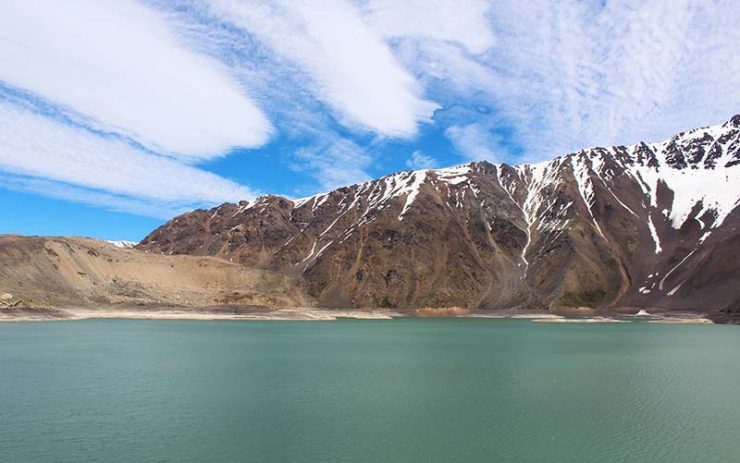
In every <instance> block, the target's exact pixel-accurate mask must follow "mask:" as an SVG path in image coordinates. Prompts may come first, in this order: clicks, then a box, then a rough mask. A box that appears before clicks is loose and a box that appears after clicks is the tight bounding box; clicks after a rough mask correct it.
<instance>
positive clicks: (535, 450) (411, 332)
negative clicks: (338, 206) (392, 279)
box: [0, 319, 740, 462]
mask: <svg viewBox="0 0 740 463" xmlns="http://www.w3.org/2000/svg"><path fill="white" fill-rule="evenodd" d="M738 431H740V327H737V326H688V325H653V324H645V323H640V324H613V325H605V324H591V325H575V324H571V325H566V324H538V323H532V322H529V321H523V320H471V319H467V320H465V319H449V320H430V319H403V320H392V321H380V320H379V321H351V320H347V321H338V322H235V321H230V322H203V321H193V322H184V321H177V322H175V321H127V320H90V321H77V322H51V323H23V324H0V460H1V461H3V462H12V461H22V462H30V461H60V462H61V461H64V462H85V461H131V462H145V461H147V462H148V461H157V462H165V461H172V462H218V461H250V462H251V461H254V462H303V461H306V462H335V461H344V462H484V461H485V462H488V461H532V462H535V461H537V462H538V461H563V462H579V461H582V462H593V461H600V462H610V461H615V462H616V461H628V462H682V461H683V462H698V461H702V462H710V461H717V462H729V461H738V459H739V458H740V437H738Z"/></svg>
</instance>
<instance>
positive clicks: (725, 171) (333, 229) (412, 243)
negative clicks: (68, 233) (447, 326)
mask: <svg viewBox="0 0 740 463" xmlns="http://www.w3.org/2000/svg"><path fill="white" fill-rule="evenodd" d="M738 165H740V115H736V116H734V117H732V118H731V119H730V120H728V121H727V122H725V123H724V124H721V125H716V126H710V127H704V128H698V129H693V130H690V131H686V132H681V133H679V134H677V135H675V136H673V137H671V138H669V139H666V140H664V141H661V142H654V143H645V142H639V143H636V144H633V145H627V146H614V147H610V148H602V147H596V148H590V149H584V150H579V151H576V152H573V153H569V154H566V155H563V156H558V157H556V158H554V159H552V160H549V161H543V162H541V163H537V164H523V165H519V166H511V165H508V164H491V163H489V162H487V161H482V162H477V163H470V164H467V165H462V166H456V167H451V168H445V169H428V170H419V171H401V172H399V173H396V174H392V175H388V176H385V177H381V178H379V179H376V180H372V181H369V182H365V183H361V184H355V185H351V186H347V187H342V188H338V189H336V190H334V191H331V192H328V193H323V194H319V195H314V196H310V197H307V198H302V199H299V200H290V199H287V198H282V197H279V196H272V195H267V196H262V197H260V198H257V199H256V200H255V201H254V202H253V203H248V202H240V203H238V204H229V203H227V204H223V205H221V206H218V207H215V208H213V209H210V210H208V211H205V210H196V211H192V212H189V213H187V214H183V215H181V216H178V217H176V218H174V219H173V220H171V221H169V222H168V223H167V224H165V225H163V226H162V227H160V228H158V229H157V230H155V231H153V232H152V233H151V234H150V235H148V236H147V237H146V238H145V239H144V240H143V241H142V242H141V243H139V244H138V245H137V247H138V248H139V249H143V250H146V251H149V252H159V253H165V254H195V255H215V256H219V257H224V258H228V259H233V260H234V261H236V262H240V263H242V264H244V265H248V266H255V267H259V268H266V269H270V270H273V271H278V272H280V273H283V274H286V275H289V276H292V277H299V278H301V279H303V280H305V281H306V283H307V285H308V287H309V288H310V292H311V294H312V295H313V296H314V297H316V298H317V299H318V300H319V303H320V304H322V305H326V306H329V307H360V308H365V307H366V308H369V307H391V308H418V307H425V306H431V307H450V306H462V307H466V308H468V309H476V310H487V309H490V310H496V309H504V308H517V307H521V308H545V309H549V310H551V311H553V312H563V311H568V310H571V309H573V308H577V307H582V306H587V307H591V308H595V309H606V308H617V307H623V306H630V307H632V306H634V307H661V308H664V309H667V310H695V311H697V310H704V311H714V312H722V311H725V312H727V313H731V312H733V313H734V312H736V311H737V309H738V307H739V306H740V296H737V294H738V293H740V288H739V287H738V286H739V283H738V281H740V268H739V267H738V264H737V263H735V262H734V260H733V259H732V255H733V253H737V251H738V250H739V249H740V233H738V224H739V223H740V217H739V216H740V212H739V211H738V207H737V205H738V200H739V199H740V167H738Z"/></svg>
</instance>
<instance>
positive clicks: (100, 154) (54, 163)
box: [0, 100, 253, 215]
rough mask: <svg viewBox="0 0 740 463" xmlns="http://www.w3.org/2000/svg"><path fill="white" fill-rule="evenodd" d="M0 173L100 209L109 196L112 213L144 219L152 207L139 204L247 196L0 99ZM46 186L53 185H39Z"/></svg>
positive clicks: (164, 206)
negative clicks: (114, 210)
mask: <svg viewBox="0 0 740 463" xmlns="http://www.w3.org/2000/svg"><path fill="white" fill-rule="evenodd" d="M0 170H3V171H5V172H9V173H12V174H16V175H19V176H21V177H22V178H21V179H19V180H17V181H15V182H14V183H13V182H9V181H8V180H7V179H6V180H5V181H4V182H3V185H4V186H6V187H7V186H15V187H16V188H21V189H27V190H33V191H37V192H47V193H49V192H50V193H53V195H55V196H64V197H67V198H69V199H75V200H79V199H82V200H84V201H85V202H91V203H101V204H102V205H105V206H110V205H111V204H112V203H113V201H114V199H115V206H116V208H118V209H127V210H129V211H131V212H137V213H144V214H148V213H151V212H152V210H154V209H152V208H151V207H148V208H143V209H142V207H141V206H142V205H149V206H153V205H158V208H157V210H158V211H163V210H169V211H174V210H181V209H182V208H185V207H197V206H201V205H204V204H213V203H219V202H224V201H235V200H240V199H249V198H251V197H252V196H253V192H252V191H250V190H249V189H248V188H246V187H244V186H240V185H237V184H236V183H234V182H231V181H229V180H226V179H223V178H221V177H219V176H217V175H214V174H212V173H209V172H205V171H203V170H200V169H197V168H195V167H192V166H188V165H185V164H181V163H179V162H177V161H176V160H173V159H171V158H167V157H163V156H158V155H156V154H152V153H150V152H147V151H143V150H141V149H137V148H135V147H133V146H131V145H130V144H128V143H127V142H125V141H124V140H121V139H119V138H116V137H110V136H106V135H105V134H101V133H95V132H92V131H90V130H89V129H87V128H84V127H79V126H74V125H70V124H65V123H62V122H59V121H55V120H54V119H52V118H49V117H45V116H43V115H39V114H37V113H34V112H32V111H30V110H28V109H27V108H21V107H17V106H14V105H12V104H9V103H7V102H2V101H1V100H0ZM33 179H39V180H43V181H44V183H39V182H38V181H34V180H33ZM50 182H55V186H54V188H52V189H50V190H48V191H46V190H45V189H42V188H38V185H46V186H49V185H51V183H50ZM83 190H84V191H87V192H90V191H97V193H96V194H94V195H87V193H85V194H82V193H80V192H81V191H83ZM76 195H77V196H76ZM101 200H102V201H101ZM127 205H128V206H127ZM158 215H159V214H158Z"/></svg>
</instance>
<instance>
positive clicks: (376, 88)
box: [210, 0, 437, 137]
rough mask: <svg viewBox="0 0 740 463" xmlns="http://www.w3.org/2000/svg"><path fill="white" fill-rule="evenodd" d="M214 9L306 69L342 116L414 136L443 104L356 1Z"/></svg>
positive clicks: (220, 1)
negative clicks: (428, 95)
mask: <svg viewBox="0 0 740 463" xmlns="http://www.w3.org/2000/svg"><path fill="white" fill-rule="evenodd" d="M210 5H211V7H212V11H213V12H215V13H216V14H217V15H218V16H219V17H221V18H222V19H223V20H226V21H228V22H230V23H232V24H234V25H236V26H238V27H241V28H242V29H244V30H246V31H247V32H249V33H250V34H252V35H253V36H254V37H256V38H257V39H258V40H260V41H262V42H263V43H265V44H266V45H267V46H268V47H270V48H271V49H272V50H274V52H275V53H277V54H278V55H279V56H281V57H283V58H284V59H287V60H289V61H291V62H293V63H295V64H297V66H298V67H299V69H300V70H301V71H302V72H303V73H305V74H306V76H307V78H308V81H309V82H308V84H307V86H308V89H309V91H311V92H312V93H314V94H315V95H317V96H318V98H319V99H321V100H322V101H324V102H326V103H327V104H328V105H329V106H330V107H331V108H333V110H334V111H335V113H336V115H337V116H338V117H339V119H340V121H341V122H342V123H343V124H344V125H347V126H349V127H351V128H356V126H358V125H359V126H360V127H364V128H366V129H370V130H372V131H375V132H378V133H380V134H383V135H389V136H399V137H410V136H413V135H415V134H416V132H417V124H418V122H419V121H428V120H430V118H431V115H432V112H433V111H434V109H435V108H436V107H437V105H436V104H435V103H433V102H430V101H427V100H425V99H424V98H423V97H422V96H421V93H422V90H423V89H422V88H420V86H419V85H418V83H417V82H416V80H415V79H414V76H413V75H412V74H411V73H409V72H408V71H407V70H405V69H404V68H403V67H402V66H401V65H400V64H399V63H398V61H397V60H396V59H395V57H394V56H393V54H392V52H391V50H390V48H389V47H388V46H387V45H386V43H385V42H384V41H383V39H382V37H380V36H379V35H378V34H377V33H375V32H374V31H373V30H371V29H370V28H369V27H368V26H367V25H366V24H365V23H364V22H363V19H362V16H361V15H360V12H359V10H358V9H357V8H355V6H354V5H352V4H349V3H348V2H345V1H342V0H326V1H322V2H309V1H301V0H298V1H279V0H276V1H269V2H262V1H246V2H239V3H237V2H232V1H229V0H212V1H211V2H210Z"/></svg>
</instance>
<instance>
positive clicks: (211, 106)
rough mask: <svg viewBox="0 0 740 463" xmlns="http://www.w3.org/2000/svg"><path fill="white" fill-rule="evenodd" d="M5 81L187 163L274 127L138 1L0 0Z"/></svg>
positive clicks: (248, 142) (220, 70)
mask: <svg viewBox="0 0 740 463" xmlns="http://www.w3.org/2000/svg"><path fill="white" fill-rule="evenodd" d="M2 10H3V13H2V15H0V79H2V80H3V81H5V82H6V83H7V84H10V85H13V86H15V87H18V88H22V89H24V90H26V91H29V92H32V93H35V94H37V95H39V96H40V97H43V98H44V99H47V100H49V101H52V102H54V103H55V104H58V105H60V106H63V107H66V108H68V109H71V110H73V111H75V112H78V113H80V114H84V115H86V116H87V117H88V118H89V119H90V120H91V121H92V122H93V123H95V124H96V125H97V127H98V128H100V129H103V130H110V131H114V132H119V133H122V134H126V135H128V136H130V137H132V138H134V139H136V140H137V141H139V142H140V143H142V144H143V145H146V146H147V147H148V148H150V149H153V150H156V151H161V152H165V153H168V154H171V155H174V156H180V157H184V158H192V159H199V158H200V159H202V158H204V157H212V156H220V155H223V154H224V152H226V151H227V150H228V149H229V148H231V147H233V146H245V147H255V146H260V145H262V144H263V143H264V142H265V141H266V140H267V139H268V137H269V135H270V133H271V125H270V123H269V121H268V120H267V118H266V117H265V116H264V114H263V113H262V111H261V110H260V109H259V108H258V107H257V105H256V104H255V102H254V101H253V100H252V99H251V98H250V97H249V96H247V95H246V93H245V89H244V88H241V87H240V86H239V85H237V83H236V81H235V79H234V78H233V77H232V76H230V74H229V72H228V71H227V70H226V68H225V66H224V65H223V64H221V63H219V62H218V61H216V60H214V59H211V58H208V57H206V56H204V55H202V54H198V53H195V52H192V51H189V50H188V48H186V47H184V46H183V44H182V43H181V40H180V39H179V38H178V36H177V35H176V34H174V33H173V32H172V30H171V28H170V27H169V25H168V20H167V18H166V17H165V16H164V15H162V14H160V13H158V12H156V11H155V10H153V9H151V8H148V7H146V6H144V5H141V4H139V3H138V2H136V1H133V0H115V1H113V0H101V1H94V2H88V1H83V0H70V1H67V2H65V3H64V4H60V3H58V2H53V1H46V2H43V1H42V2H27V1H23V0H8V1H5V2H3V7H2Z"/></svg>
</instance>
